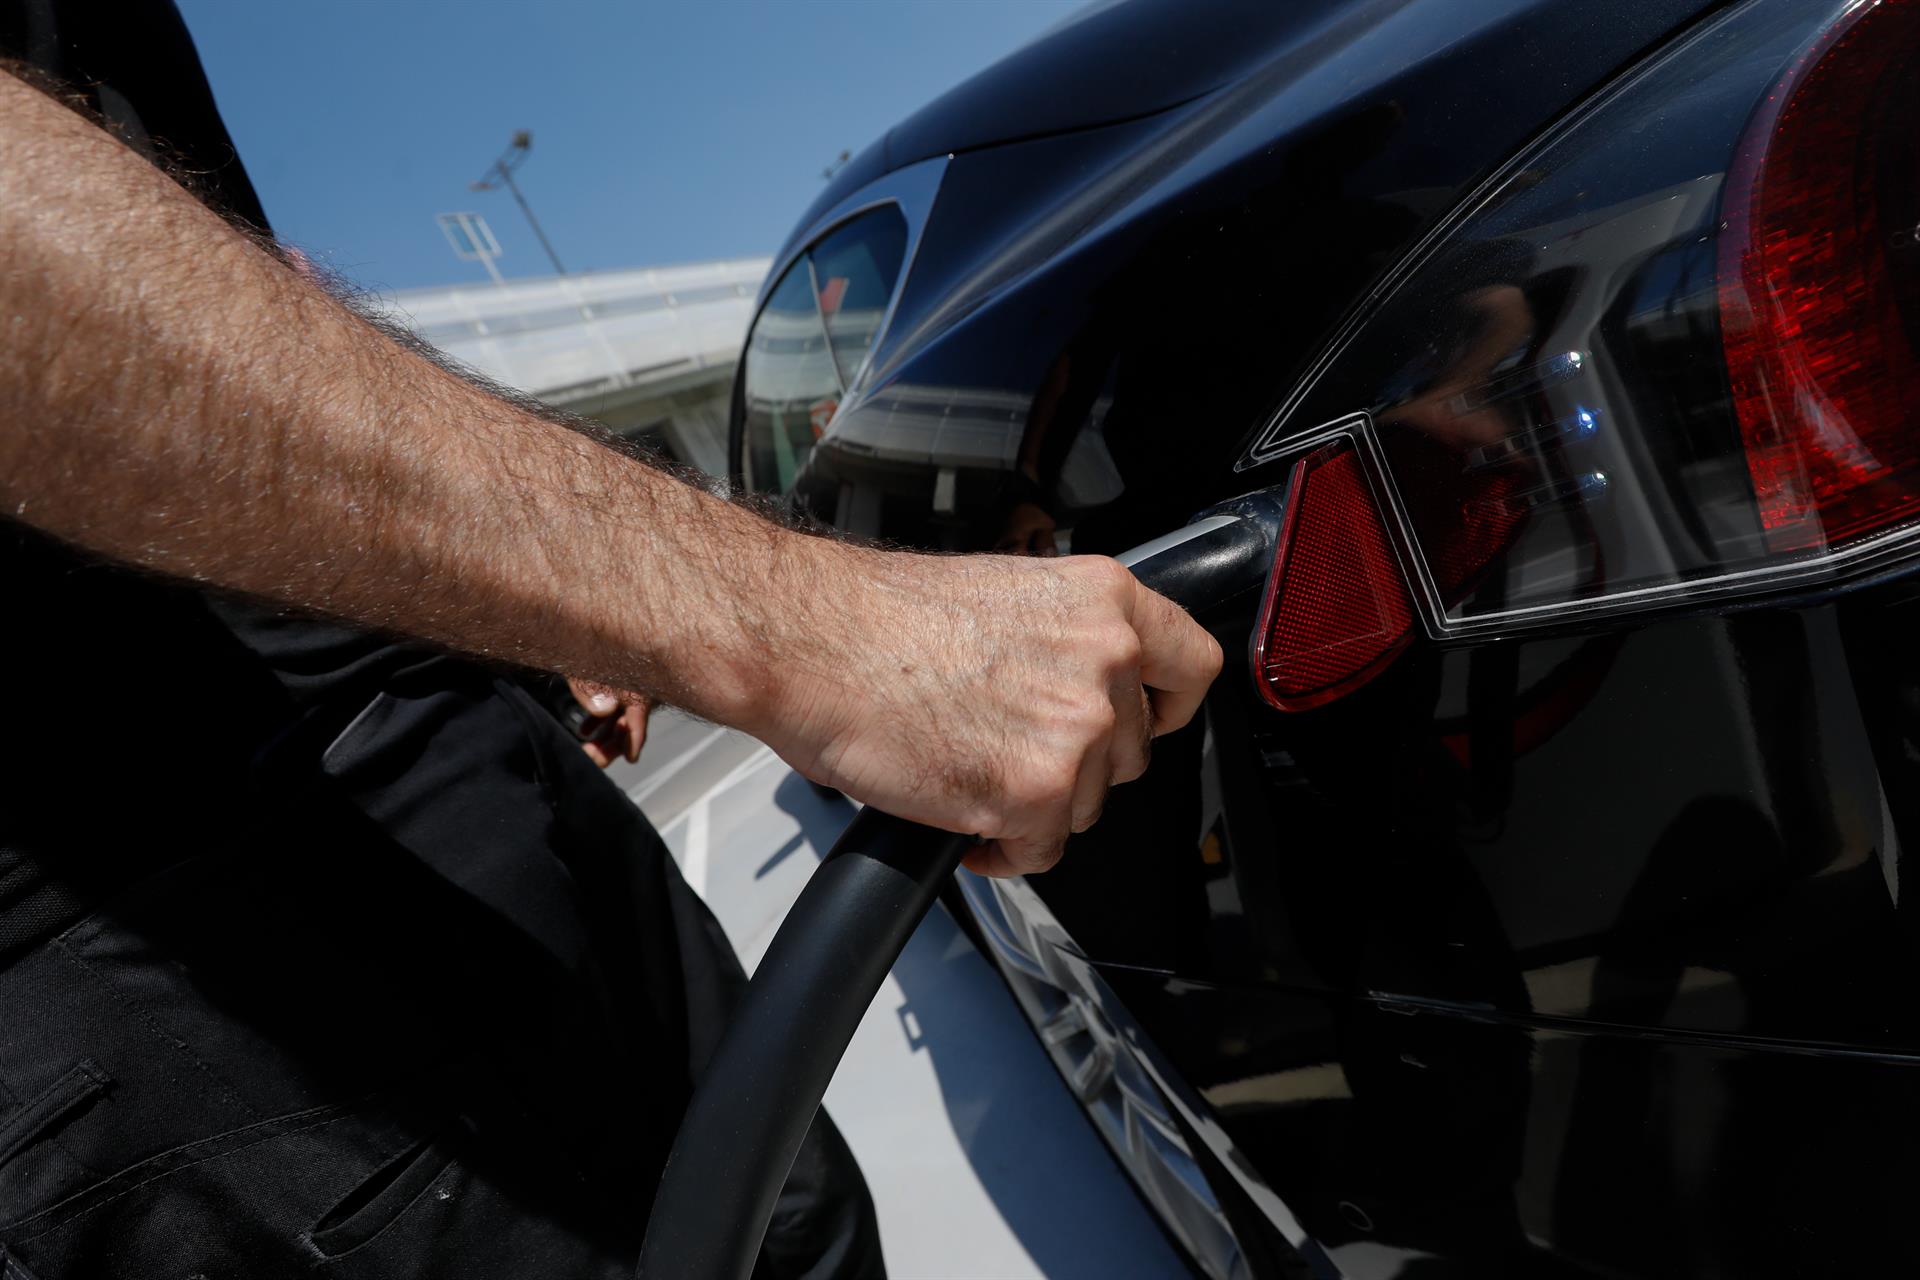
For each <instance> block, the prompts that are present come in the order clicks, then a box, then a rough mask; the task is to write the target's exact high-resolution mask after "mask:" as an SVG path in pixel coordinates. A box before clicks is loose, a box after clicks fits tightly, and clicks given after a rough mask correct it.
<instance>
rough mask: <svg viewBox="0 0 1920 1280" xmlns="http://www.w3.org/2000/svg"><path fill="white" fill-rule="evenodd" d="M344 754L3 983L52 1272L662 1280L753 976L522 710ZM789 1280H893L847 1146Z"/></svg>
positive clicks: (424, 725) (497, 701)
mask: <svg viewBox="0 0 1920 1280" xmlns="http://www.w3.org/2000/svg"><path fill="white" fill-rule="evenodd" d="M334 729H335V727H334V726H329V727H328V730H327V733H326V739H327V741H328V743H329V745H327V746H326V748H325V750H324V752H322V751H320V750H318V749H317V748H315V747H313V746H311V745H306V746H303V745H302V743H301V739H300V737H299V735H294V736H293V737H292V738H290V739H289V740H288V741H286V742H283V743H282V744H280V745H279V747H278V748H277V749H276V750H275V751H272V752H268V753H266V754H265V755H264V756H263V757H262V760H261V765H260V769H259V770H258V773H259V788H260V789H262V790H263V791H264V793H265V794H266V795H267V796H268V797H269V798H270V799H271V801H272V803H266V804H262V803H255V804H253V805H251V806H244V807H245V808H247V809H249V810H250V811H255V812H265V813H267V814H269V815H271V816H270V817H269V818H267V819H266V820H264V821H251V822H249V823H248V824H247V825H245V826H244V828H243V829H238V830H234V829H226V830H222V829H218V828H219V824H220V816H219V815H211V814H210V815H208V816H207V825H206V829H205V830H203V831H199V832H193V833H186V832H180V831H156V832H155V838H157V839H166V840H179V841H182V842H183V847H182V848H181V849H179V850H178V853H179V856H178V858H177V859H174V860H172V863H171V865H170V866H169V867H168V868H167V869H166V870H164V871H163V872H160V873H158V874H155V875H152V876H149V877H146V878H145V879H143V880H141V881H140V882H139V883H136V884H133V885H132V886H130V887H128V888H126V889H125V890H124V891H123V892H121V893H119V894H118V895H117V896H116V897H115V898H114V899H113V900H112V901H110V902H108V903H107V904H106V905H105V906H104V907H102V908H101V909H99V910H96V911H94V912H93V913H92V914H91V915H89V916H88V917H87V918H86V919H84V920H83V921H81V922H80V923H79V924H78V925H75V926H74V927H72V928H70V929H67V930H66V931H65V932H64V933H62V934H60V935H59V936H58V937H57V938H55V939H54V940H53V941H51V942H49V943H46V944H44V945H41V946H38V947H36V948H35V949H33V950H32V951H30V952H29V953H28V954H26V955H25V956H24V957H22V958H20V959H18V960H16V961H15V962H14V963H12V964H11V965H9V966H8V967H7V968H5V969H4V970H0V1247H3V1248H4V1257H5V1258H6V1259H8V1260H9V1261H10V1262H11V1263H12V1264H13V1265H16V1266H20V1267H23V1268H24V1269H25V1272H26V1274H28V1275H31V1276H36V1277H38V1280H72V1278H74V1277H88V1276H107V1277H121V1276H125V1277H130V1278H131V1277H139V1278H141V1280H145V1278H146V1277H152V1276H178V1277H183V1278H184V1277H191V1276H196V1275H198V1276H204V1277H207V1280H214V1278H216V1277H229V1276H231V1277H247V1278H249V1280H251V1278H254V1277H275V1276H283V1275H286V1276H292V1275H307V1274H321V1275H327V1276H336V1277H342V1278H352V1277H386V1276H405V1277H422V1278H425V1277H442V1276H444V1277H448V1278H449V1280H452V1278H454V1277H458V1278H459V1280H486V1278H487V1277H494V1276H498V1277H502V1278H503V1280H504V1278H506V1277H512V1278H513V1280H538V1278H539V1277H545V1276H554V1277H562V1276H565V1277H601V1276H605V1277H615V1276H625V1275H629V1274H631V1270H632V1267H633V1263H634V1259H635V1256H636V1254H637V1252H638V1247H639V1241H640V1238H641V1234H642V1232H643V1230H644V1221H645V1213H646V1209H647V1205H648V1203H649V1201H650V1199H651V1196H652V1191H653V1188H654V1186H655V1184H656V1183H657V1180H658V1177H659V1173H660V1168H661V1165H662V1163H663V1161H664V1158H665V1154H666V1151H667V1149H668V1147H669V1145H670V1144H671V1141H672V1137H673V1131H674V1129H675V1127H676V1126H677V1124H678V1121H679V1117H680V1114H681V1112H682V1109H683V1108H684V1106H685V1103H686V1099H687V1097H688V1094H689V1092H690V1089H691V1081H692V1079H693V1078H694V1076H695V1075H696V1074H697V1072H698V1070H699V1067H700V1064H702V1063H703V1062H704V1061H705V1059H706V1057H707V1055H708V1054H709V1053H710V1052H711V1049H712V1047H713V1044H714V1042H715V1039H716V1037H717V1036H718V1034H719V1031H720V1029H721V1027H722V1025H723V1024H724V1021H725V1018H726V1015H727V1011H728V1009H729V1007H730V1004H731V1002H732V1000H733V999H734V998H735V996H736V995H737V993H738V991H739V989H740V986H741V984H742V981H743V980H742V978H741V974H740V970H739V966H738V964H737V962H736V961H735V959H734V957H733V954H732V951H731V950H730V948H729V947H728V946H727V943H726V941H725V939H724V937H723V936H722V935H721V934H720V931H719V929H718V926H717V925H716V924H715V922H714V920H713V918H712V916H711V915H710V914H709V913H708V912H707V911H706V909H705V907H704V906H703V905H702V904H701V903H700V902H699V901H698V900H697V899H696V898H695V897H694V896H693V895H692V894H691V893H690V892H689V891H688V890H687V888H686V886H685V884H684V883H683V882H682V881H681V879H680V877H679V874H678V872H677V870H676V869H675V867H674V865H673V863H672V860H671V859H670V858H669V857H668V856H667V854H666V851H665V849H664V847H663V846H662V845H661V842H660V840H659V838H658V836H657V835H655V833H654V832H653V830H652V829H651V828H650V827H649V826H648V825H647V824H646V822H645V820H644V819H643V818H641V817H640V815H639V813H638V811H637V810H635V809H634V808H633V806H632V805H631V803H629V802H628V801H627V799H626V797H625V796H623V795H621V794H620V792H619V790H618V789H617V788H616V787H614V786H613V785H612V784H611V783H610V782H608V781H607V780H606V779H605V778H604V777H603V776H601V775H600V773H599V772H598V771H597V770H596V769H594V768H593V766H592V765H591V764H590V762H588V761H587V759H586V758H585V756H584V755H583V754H582V753H581V752H580V751H579V749H578V747H577V746H575V745H574V744H573V743H572V742H571V741H570V740H569V739H568V738H567V737H566V735H565V734H564V733H562V732H561V731H560V730H559V729H558V726H556V725H555V724H554V723H553V722H552V720H551V719H550V718H549V717H547V716H546V715H545V714H544V713H543V712H541V711H540V710H539V709H538V708H537V707H536V706H535V704H534V703H533V702H532V701H531V700H530V699H528V698H527V697H526V696H525V695H524V694H523V693H521V692H520V691H519V690H518V689H517V688H516V687H515V686H513V685H512V684H511V683H510V682H508V681H504V680H496V679H494V678H493V677H491V676H487V675H485V674H483V673H478V672H475V671H473V670H472V669H471V668H468V667H465V666H463V665H461V664H455V663H444V664H441V663H431V664H424V665H423V666H422V667H421V668H419V669H416V670H414V671H412V672H410V673H409V674H408V675H407V676H406V678H405V679H402V680H398V681H395V682H393V683H392V684H391V685H390V687H389V688H388V689H387V691H386V692H383V693H382V694H381V695H380V697H379V698H378V699H376V700H375V701H374V703H373V704H372V705H371V706H368V707H366V708H365V709H364V711H362V712H361V714H360V715H359V716H358V718H356V719H354V720H353V721H352V723H351V724H350V725H348V726H347V727H346V728H345V729H344V731H340V732H338V733H337V736H336V735H335V731H334ZM316 762H317V763H319V764H320V767H319V768H317V769H316V768H314V767H312V766H313V765H314V764H315V763H316ZM256 800H258V797H257V796H256ZM102 802H103V803H108V802H110V798H109V797H105V796H103V797H102ZM80 816H82V817H83V816H84V815H80ZM73 838H74V840H75V841H76V842H84V839H85V824H84V822H77V823H76V824H75V830H74V836H73ZM189 840H191V847H185V846H184V842H187V841H189ZM82 852H83V853H84V850H82ZM0 1272H4V1267H3V1266H0ZM759 1273H760V1274H763V1275H767V1276H796V1277H799V1276H805V1277H828V1276H873V1275H879V1274H881V1264H880V1253H879V1243H878V1233H877V1229H876V1227H875V1225H874V1219H873V1210H872V1205H871V1202H870V1201H869V1199H868V1197H867V1192H866V1188H865V1186H864V1184H863V1183H862V1181H861V1179H860V1176H859V1172H858V1170H857V1168H856V1167H855V1166H854V1164H853V1161H852V1158H851V1155H850V1153H848V1151H847V1150H846V1147H845V1145H844V1144H843V1143H842V1142H841V1140H840V1137H839V1135H838V1134H837V1132H835V1130H834V1129H833V1127H832V1125H831V1124H830V1123H829V1122H828V1120H827V1118H826V1116H825V1114H824V1113H822V1114H821V1115H820V1116H819V1118H818V1119H817V1120H816V1122H815V1125H814V1129H813V1132H812V1134H811V1135H810V1136H809V1140H808V1144H807V1147H806V1149H805V1150H804V1151H803V1152H802V1154H801V1157H800V1159H799V1160H798V1161H797V1162H796V1165H795V1168H794V1172H793V1174H792V1176H791V1178H790V1181H789V1186H788V1191H787V1194H786V1196H784V1197H783V1199H782V1202H781V1206H780V1211H779V1213H778V1214H777V1215H776V1218H775V1221H774V1224H773V1228H772V1230H771V1231H770V1233H769V1236H768V1240H767V1245H766V1247H765V1249H764V1250H763V1254H762V1259H761V1266H760V1268H759Z"/></svg>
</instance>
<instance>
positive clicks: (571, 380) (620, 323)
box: [385, 258, 772, 475]
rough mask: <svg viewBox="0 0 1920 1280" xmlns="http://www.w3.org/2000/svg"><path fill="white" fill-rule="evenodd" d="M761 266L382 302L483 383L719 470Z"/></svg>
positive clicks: (414, 293)
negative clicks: (512, 389) (478, 375)
mask: <svg viewBox="0 0 1920 1280" xmlns="http://www.w3.org/2000/svg"><path fill="white" fill-rule="evenodd" d="M771 265H772V263H771V261H770V260H769V259H767V258H731V259H726V260H724V261H720V262H697V263H691V264H688V265H686V266H677V267H643V268H638V269H635V270H631V271H594V272H588V273H585V274H581V275H568V276H552V277H547V278H543V279H532V280H509V281H507V282H506V283H505V284H501V285H495V284H475V285H457V286H450V287H443V288H436V289H407V290H403V291H401V292H399V293H396V294H394V295H392V296H391V297H390V298H388V299H386V300H385V302H386V310H387V313H388V314H389V315H390V316H392V318H394V319H396V320H398V321H399V322H400V323H402V324H404V325H406V326H407V327H408V328H410V329H412V330H413V331H414V332H415V333H417V334H419V335H420V336H421V337H422V338H424V339H425V340H426V341H428V342H430V343H432V344H433V345H434V346H436V347H438V348H439V349H440V350H442V351H444V352H446V353H447V354H448V355H450V356H452V357H453V358H454V359H456V360H459V361H460V362H461V363H463V364H467V365H470V366H472V367H473V368H475V369H477V370H479V371H480V372H481V373H483V374H485V375H486V376H487V377H489V378H492V379H493V380H494V381H496V382H500V383H503V384H505V385H507V386H510V387H515V388H518V389H519V390H521V391H525V392H527V393H528V394H529V395H532V396H535V397H537V398H539V399H541V400H544V401H546V402H547V403H549V404H552V405H556V406H559V407H561V408H565V409H569V410H572V411H573V412H575V413H580V414H585V415H586V416H588V417H591V418H596V419H598V420H599V421H601V422H604V423H605V424H606V425H607V426H609V427H611V428H612V429H613V430H615V431H617V432H619V433H620V434H621V435H624V436H632V437H637V438H641V439H645V440H647V441H649V442H651V443H654V444H656V445H658V446H659V447H660V448H662V449H664V450H665V451H666V452H668V453H670V454H672V455H673V456H674V457H676V458H679V459H680V460H681V461H683V462H689V463H692V464H693V465H694V466H697V467H700V468H701V469H703V470H705V471H709V472H712V473H713V474H715V475H723V474H725V472H726V470H727V463H726V444H727V408H728V397H729V394H730V392H731V390H732V384H733V370H734V366H735V364H736V363H737V362H738V361H739V359H740V346H741V343H742V342H743V341H744V340H745V338H746V333H747V324H748V322H749V321H751V320H752V318H753V300H754V296H755V294H756V293H757V292H758V290H759V288H760V281H761V280H762V278H764V277H765V276H766V274H767V270H768V268H769V267H770V266H771Z"/></svg>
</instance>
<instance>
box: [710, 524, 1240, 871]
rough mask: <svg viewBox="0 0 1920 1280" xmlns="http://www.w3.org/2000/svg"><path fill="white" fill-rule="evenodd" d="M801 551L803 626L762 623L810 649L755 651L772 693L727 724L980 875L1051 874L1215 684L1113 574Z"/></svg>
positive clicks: (1130, 581)
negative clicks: (937, 833) (749, 716)
mask: <svg viewBox="0 0 1920 1280" xmlns="http://www.w3.org/2000/svg"><path fill="white" fill-rule="evenodd" d="M818 554H819V556H820V559H821V561H822V564H821V567H820V568H819V570H818V572H817V574H816V575H815V580H816V582H817V584H818V585H819V587H820V588H821V589H820V590H817V591H816V592H815V594H814V595H813V597H812V600H813V608H812V609H811V610H810V612H811V613H812V614H813V616H811V617H810V618H808V619H806V620H805V621H804V622H803V623H797V624H796V625H794V626H792V627H791V628H785V627H783V628H781V629H780V630H781V631H785V632H789V633H791V634H795V635H806V634H808V633H810V639H808V640H807V641H805V642H804V647H801V646H796V650H795V651H794V652H789V653H784V654H781V655H779V656H778V657H776V656H774V655H773V654H771V653H770V654H769V661H770V662H772V663H774V664H775V665H776V666H777V667H779V668H782V669H783V670H782V671H781V672H780V675H779V681H778V693H777V695H776V696H775V697H774V698H772V699H771V700H770V701H769V702H768V703H767V705H766V706H765V707H764V708H763V709H762V710H761V712H760V714H758V715H756V716H755V717H754V718H753V720H752V722H751V723H750V724H748V725H747V726H746V727H747V728H748V729H749V731H750V732H752V733H754V734H756V735H757V736H759V737H760V738H761V739H762V740H763V741H765V742H767V743H769V744H770V745H772V746H773V747H774V748H775V750H777V751H779V752H780V753H781V755H782V756H783V757H784V758H785V759H786V760H787V761H788V763H790V764H792V765H793V766H794V767H795V768H797V769H799V770H800V772H801V773H803V774H805V775H806V776H807V777H809V778H811V779H813V780H814V781H816V782H822V783H826V784H828V785H830V786H834V787H837V788H839V789H840V790H842V791H844V792H846V793H847V794H848V795H851V796H854V797H856V798H858V799H861V800H865V801H866V802H868V803H869V804H873V805H876V806H878V807H879V808H881V809H884V810H886V811H887V812H889V813H892V814H896V815H898V816H899V817H903V818H909V819H912V820H914V821H918V822H925V823H929V824H931V825H934V826H938V827H944V828H946V829H947V830H950V831H963V832H967V833H970V834H977V835H980V836H983V837H985V838H986V839H987V841H988V843H987V844H985V845H984V846H983V847H982V848H980V849H978V850H976V851H975V852H974V853H972V854H970V855H969V857H968V860H967V864H968V865H969V866H970V867H972V868H973V869H974V870H976V871H979V872H982V873H984V874H989V875H1013V874H1019V873H1024V872H1032V871H1044V870H1045V869H1046V868H1048V867H1050V866H1052V865H1053V863H1054V862H1055V861H1056V860H1058V858H1059V856H1060V851H1061V847H1062V845H1063V844H1064V843H1065V841H1066V837H1067V834H1068V832H1069V831H1084V830H1086V829H1087V828H1088V827H1089V826H1091V825H1092V824H1093V822H1094V820H1095V819H1096V818H1098V817H1099V815H1100V809H1101V805H1102V803H1103V802H1104V800H1105V797H1106V792H1107V788H1108V787H1109V786H1110V785H1112V784H1114V783H1121V782H1128V781H1131V780H1132V779H1134V778H1137V777H1139V776H1140V774H1141V772H1142V771H1143V770H1145V768H1146V766H1147V758H1148V754H1149V751H1150V747H1151V742H1152V739H1153V737H1154V736H1155V735H1157V734H1161V733H1166V732H1168V731H1169V730H1172V729H1177V728H1180V727H1181V726H1182V725H1184V724H1186V723H1187V722H1188V721H1189V720H1190V719H1192V717H1193V714H1194V712H1195V711H1196V710H1197V709H1198V708H1199V706H1200V701H1201V698H1202V696H1203V695H1204V694H1205V692H1206V690H1207V687H1208V685H1210V684H1211V683H1212V682H1213V678H1214V676H1215V675H1217V674H1218V673H1219V670H1220V662H1221V653H1220V646H1219V645H1218V644H1217V643H1216V642H1215V641H1214V639H1213V637H1212V636H1211V635H1209V634H1208V633H1207V632H1206V631H1205V630H1203V629H1202V628H1201V627H1200V626H1198V625H1197V624H1196V623H1195V622H1194V621H1193V620H1192V619H1190V618H1188V617H1187V615H1186V614H1185V613H1184V612H1182V611H1181V610H1180V609H1179V608H1178V607H1176V606H1175V605H1173V604H1172V603H1171V602H1169V601H1168V600H1166V599H1165V598H1164V597H1161V596H1159V595H1156V594H1154V593H1153V592H1151V591H1148V590H1147V589H1146V588H1145V587H1142V586H1141V585H1140V584H1139V582H1137V581H1136V580H1135V579H1134V577H1133V575H1132V574H1130V573H1128V572H1127V571H1126V570H1125V569H1124V568H1122V567H1121V566H1120V565H1119V564H1118V563H1116V562H1115V561H1112V560H1107V559H1104V558H1100V557H1093V556H1075V557H1070V558H1067V559H1062V560H1052V561H1035V560H1031V559H1017V558H1009V557H1002V556H967V557H946V556H913V555H905V554H900V553H882V552H872V551H861V550H856V549H851V548H845V547H838V546H833V545H831V544H819V552H818ZM846 575H853V576H852V577H851V578H848V577H847V576H846ZM842 582H844V584H845V586H844V590H845V592H846V595H845V596H844V597H843V598H836V597H837V594H838V593H837V592H836V590H835V588H836V587H837V586H839V585H840V584H841V583H842Z"/></svg>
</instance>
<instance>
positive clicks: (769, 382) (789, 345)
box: [741, 205, 907, 493]
mask: <svg viewBox="0 0 1920 1280" xmlns="http://www.w3.org/2000/svg"><path fill="white" fill-rule="evenodd" d="M906 245H907V223H906V219H905V218H904V217H903V216H902V215H901V213H900V211H899V210H898V209H896V208H894V207H893V206H892V205H887V206H884V207H882V208H878V209H874V210H872V211H870V212H868V213H865V214H862V215H861V216H859V217H858V218H855V219H853V220H852V221H850V222H848V223H846V224H845V225H843V226H841V227H839V228H838V229H836V230H835V231H834V232H832V233H831V234H830V235H828V236H826V237H824V238H823V239H821V240H820V241H819V243H817V244H815V245H814V246H813V248H811V249H810V250H808V251H807V252H806V253H805V254H802V255H801V256H800V257H799V258H798V259H797V260H796V261H795V262H794V263H793V264H792V265H791V266H790V267H788V268H787V271H786V274H785V275H783V276H782V277H781V278H780V282H779V284H777V285H776V286H774V289H773V292H772V294H771V295H769V296H768V299H767V305H766V307H765V309H764V310H762V311H761V313H760V316H759V318H758V319H757V320H755V321H754V326H753V332H752V334H751V335H750V336H749V337H748V339H747V346H746V352H745V354H744V356H743V357H742V358H743V359H744V360H745V361H746V372H745V377H744V381H743V389H744V393H745V394H744V398H745V406H744V408H745V415H746V416H745V427H744V432H743V435H744V449H743V451H742V457H741V468H742V471H743V473H744V477H743V478H744V479H745V481H746V483H747V486H748V487H749V488H751V489H754V490H757V491H759V492H763V493H786V492H788V491H790V490H791V489H792V488H793V485H794V480H795V478H796V477H797V476H798V475H799V474H800V469H801V468H802V467H803V466H804V465H805V463H806V460H807V455H808V454H810V453H811V452H812V451H813V446H814V444H815V442H816V441H818V440H819V439H820V437H821V436H822V435H823V434H825V432H826V429H827V427H828V425H829V424H830V423H831V422H832V421H833V417H834V415H835V414H836V413H838V412H839V409H840V401H841V400H842V399H843V398H844V397H845V395H846V391H847V388H848V387H849V386H851V385H852V383H853V379H854V377H855V376H856V375H857V374H858V373H859V371H860V367H861V365H862V364H863V363H864V362H865V360H866V357H867V353H868V352H869V351H870V350H871V349H872V347H873V343H874V339H875V337H876V336H877V335H878V333H879V330H880V324H881V321H882V320H883V319H884V318H885V315H886V309H887V303H888V301H889V300H890V299H891V298H892V296H893V288H894V284H895V283H896V282H897V281H898V279H899V277H900V268H901V264H902V263H903V261H904V260H905V257H906Z"/></svg>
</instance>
